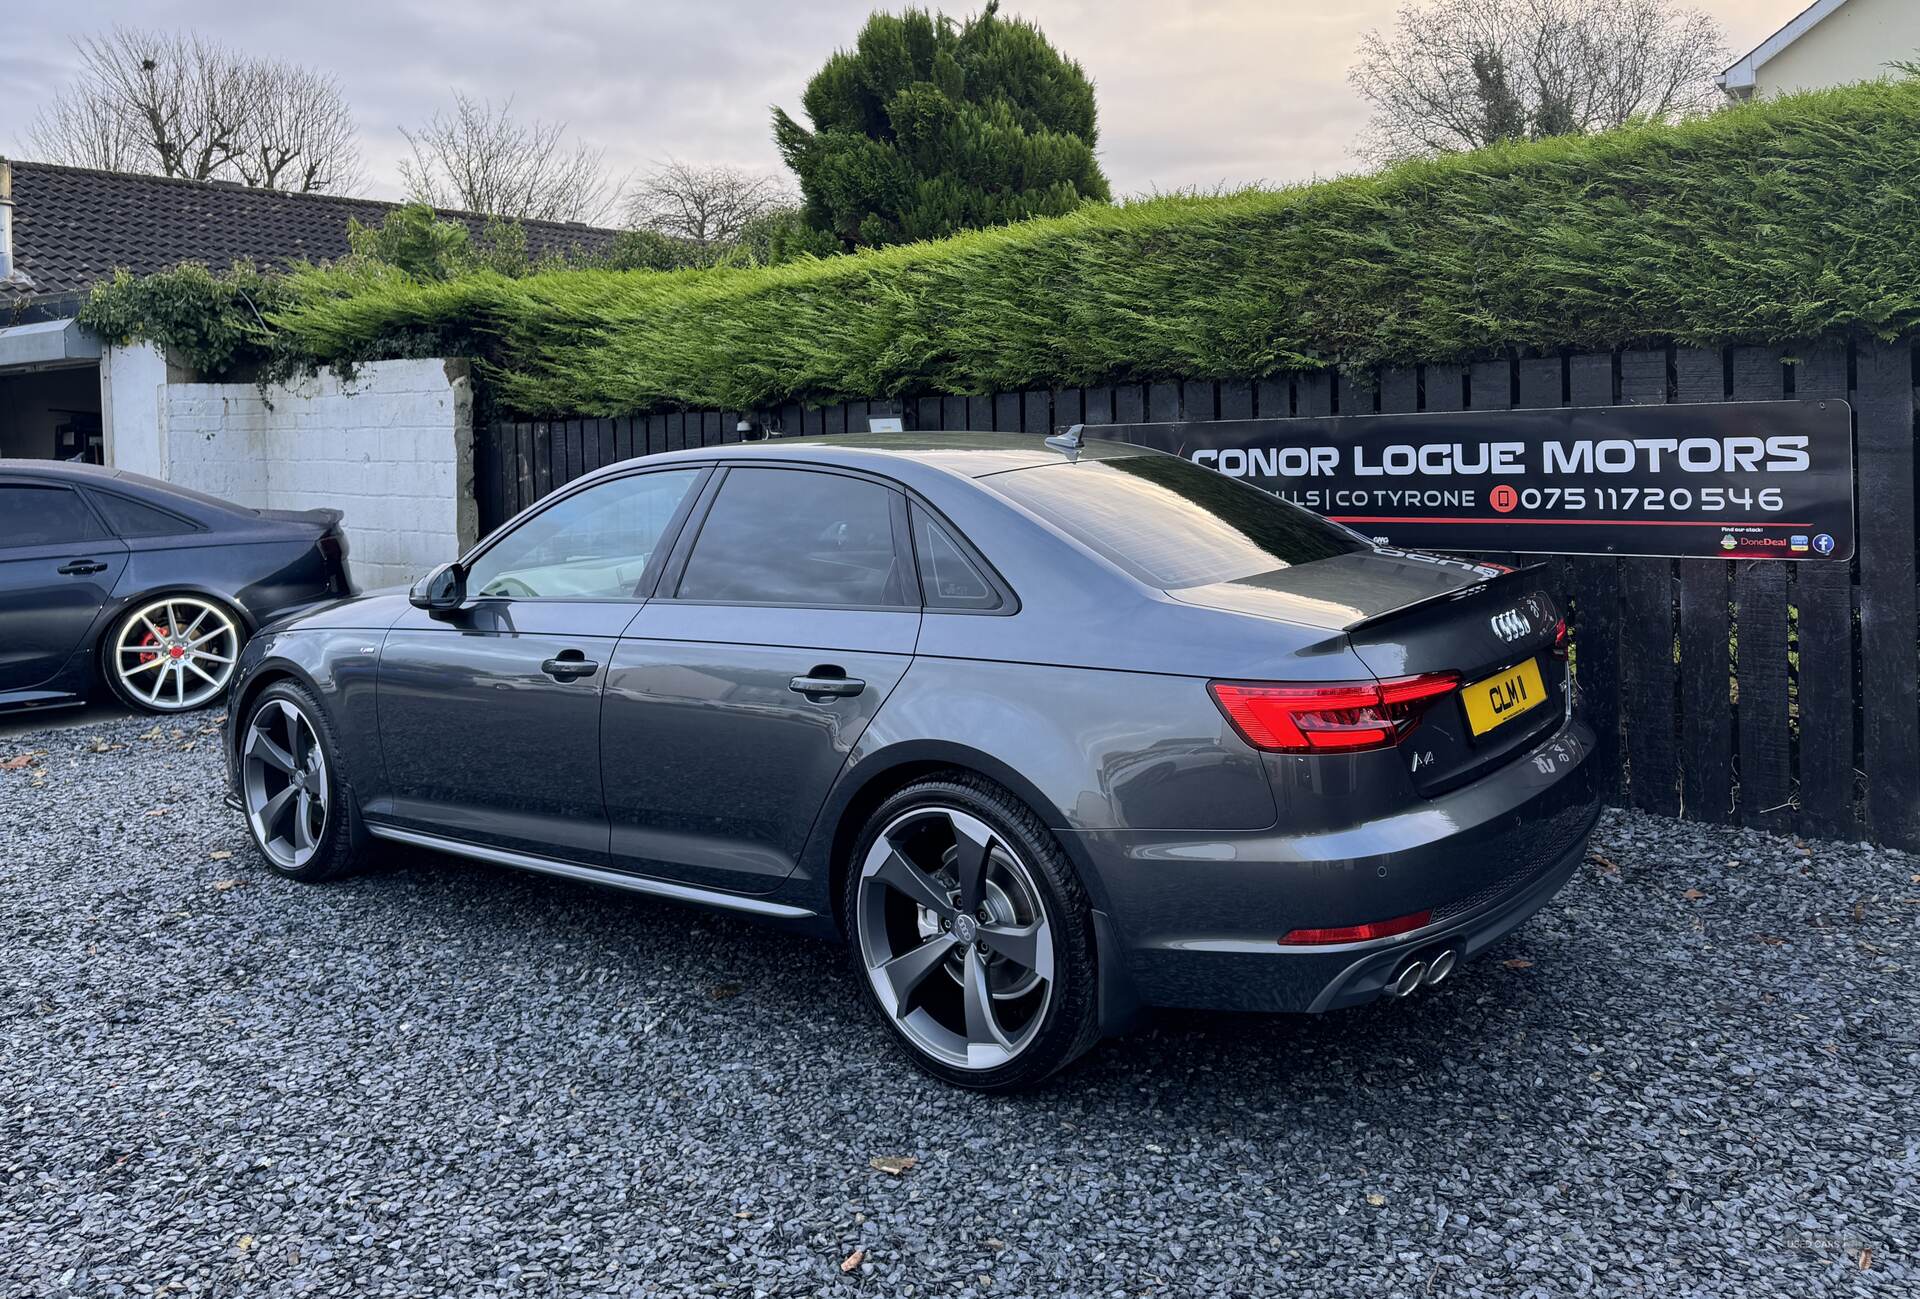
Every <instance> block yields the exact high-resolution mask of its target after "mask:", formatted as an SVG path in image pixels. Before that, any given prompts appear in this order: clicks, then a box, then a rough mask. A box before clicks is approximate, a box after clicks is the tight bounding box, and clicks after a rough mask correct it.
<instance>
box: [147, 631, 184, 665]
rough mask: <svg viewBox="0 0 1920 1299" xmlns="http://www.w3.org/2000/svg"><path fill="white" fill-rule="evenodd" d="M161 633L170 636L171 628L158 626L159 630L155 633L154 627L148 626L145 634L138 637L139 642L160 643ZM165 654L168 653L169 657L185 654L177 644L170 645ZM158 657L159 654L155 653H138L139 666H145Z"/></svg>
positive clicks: (171, 633)
mask: <svg viewBox="0 0 1920 1299" xmlns="http://www.w3.org/2000/svg"><path fill="white" fill-rule="evenodd" d="M162 635H166V636H171V635H173V628H171V627H162V628H160V630H159V632H158V633H156V632H155V631H154V629H153V628H151V627H149V628H148V629H147V633H146V635H144V636H142V637H141V638H140V643H141V644H142V645H157V644H159V643H160V637H161V636H162ZM167 654H168V655H169V656H170V657H172V658H180V657H182V656H183V655H185V654H186V651H185V650H183V649H181V648H180V647H179V646H178V645H175V646H173V647H172V648H171V649H169V650H168V651H167ZM158 657H160V656H159V655H157V654H142V655H139V659H140V666H142V667H145V666H146V665H147V664H149V663H151V662H153V661H154V660H155V659H156V658H158Z"/></svg>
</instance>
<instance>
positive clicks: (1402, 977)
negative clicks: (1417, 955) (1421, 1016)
mask: <svg viewBox="0 0 1920 1299" xmlns="http://www.w3.org/2000/svg"><path fill="white" fill-rule="evenodd" d="M1457 959H1458V957H1457V955H1456V954H1455V952H1454V950H1453V949H1452V948H1451V947H1449V948H1447V949H1446V950H1445V951H1443V952H1441V953H1440V954H1439V955H1438V956H1435V957H1434V958H1433V959H1432V960H1431V961H1408V962H1407V963H1406V964H1405V965H1403V966H1401V967H1400V972H1399V973H1398V974H1395V975H1394V976H1393V980H1392V982H1390V983H1388V984H1387V993H1388V995H1389V996H1394V997H1405V996H1408V995H1410V994H1412V993H1413V992H1414V991H1415V990H1416V989H1418V988H1419V987H1420V985H1421V984H1423V983H1424V984H1426V985H1427V986H1429V987H1431V986H1432V985H1434V984H1436V983H1439V982H1440V981H1441V980H1442V979H1444V978H1446V977H1447V976H1448V975H1449V974H1452V973H1453V966H1454V962H1455V961H1456V960H1457Z"/></svg>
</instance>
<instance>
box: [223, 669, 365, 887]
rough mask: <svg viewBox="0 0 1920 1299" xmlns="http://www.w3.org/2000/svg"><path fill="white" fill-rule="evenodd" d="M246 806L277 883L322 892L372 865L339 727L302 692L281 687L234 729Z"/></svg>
mask: <svg viewBox="0 0 1920 1299" xmlns="http://www.w3.org/2000/svg"><path fill="white" fill-rule="evenodd" d="M235 730H236V733H237V734H238V736H239V740H238V745H239V764H240V801H241V809H242V811H243V813H244V814H245V817H246V822H247V833H248V836H249V837H250V838H251V839H252V840H253V846H254V850H255V851H256V852H257V853H259V855H260V857H261V859H262V860H263V861H264V862H265V863H266V865H267V869H269V870H271V871H273V872H274V874H276V875H283V876H285V877H286V878H288V879H292V880H299V881H301V882H302V883H308V884H317V883H320V882H322V881H325V880H330V879H335V878H337V877H339V876H341V875H344V874H346V873H348V872H349V871H352V870H355V869H357V868H359V867H360V866H362V865H364V864H365V863H366V861H367V858H368V854H369V851H370V848H369V836H368V835H367V833H366V829H365V827H364V826H363V825H362V824H361V823H360V818H359V814H358V812H357V810H356V809H355V808H354V806H353V798H352V793H351V786H350V785H349V783H348V778H347V771H346V767H345V764H344V762H343V761H342V757H341V754H342V749H341V745H340V741H339V737H338V736H337V735H336V734H335V732H334V729H333V724H332V722H331V721H330V720H328V718H327V714H326V711H325V710H324V709H322V708H321V707H320V705H319V704H318V702H316V701H315V699H314V697H313V695H312V694H310V693H309V692H308V691H307V690H306V689H305V688H304V687H303V686H301V685H299V684H298V683H297V682H294V681H276V682H274V683H273V684H272V685H270V686H268V687H267V688H266V689H264V690H262V691H261V692H260V693H259V694H258V695H256V696H254V698H253V699H252V700H251V701H250V702H249V704H248V705H247V712H246V716H245V717H242V718H239V719H237V720H236V722H235Z"/></svg>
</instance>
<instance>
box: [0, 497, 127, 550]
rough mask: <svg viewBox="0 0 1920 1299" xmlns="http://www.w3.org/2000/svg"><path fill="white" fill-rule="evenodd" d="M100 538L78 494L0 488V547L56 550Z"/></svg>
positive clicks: (91, 514) (98, 526)
mask: <svg viewBox="0 0 1920 1299" xmlns="http://www.w3.org/2000/svg"><path fill="white" fill-rule="evenodd" d="M101 535H102V533H101V530H100V524H99V522H98V521H97V520H96V519H95V518H94V517H93V512H92V511H91V510H89V509H88V508H87V503H86V502H85V501H83V500H81V499H80V493H78V492H75V491H71V490H69V489H68V488H65V487H25V486H19V485H14V484H6V485H0V547H6V546H58V545H61V544H64V543H66V542H69V541H93V540H95V539H97V538H98V537H100V536H101Z"/></svg>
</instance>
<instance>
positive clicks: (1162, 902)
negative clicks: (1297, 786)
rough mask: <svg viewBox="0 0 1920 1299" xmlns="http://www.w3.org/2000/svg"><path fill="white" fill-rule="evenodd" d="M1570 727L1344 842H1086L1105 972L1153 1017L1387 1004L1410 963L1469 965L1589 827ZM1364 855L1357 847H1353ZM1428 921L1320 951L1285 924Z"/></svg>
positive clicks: (1594, 814) (1582, 751) (1565, 861)
mask: <svg viewBox="0 0 1920 1299" xmlns="http://www.w3.org/2000/svg"><path fill="white" fill-rule="evenodd" d="M1592 743H1593V736H1592V732H1591V731H1589V730H1588V729H1587V728H1586V726H1585V724H1584V723H1582V722H1580V721H1577V720H1576V721H1573V722H1570V723H1569V724H1567V725H1566V726H1565V727H1563V728H1562V729H1561V730H1560V731H1559V732H1558V733H1557V734H1555V735H1554V736H1552V737H1550V738H1549V739H1547V740H1546V741H1544V742H1543V743H1542V744H1540V745H1539V746H1537V747H1536V748H1534V749H1533V750H1531V751H1529V753H1527V754H1526V755H1523V756H1522V757H1520V758H1519V759H1517V760H1515V761H1514V762H1513V763H1511V764H1509V765H1508V766H1506V767H1504V768H1503V769H1502V770H1500V771H1498V772H1495V773H1493V774H1491V775H1489V776H1487V777H1486V778H1484V779H1482V780H1480V781H1476V782H1475V783H1474V784H1472V785H1470V786H1467V787H1465V788H1462V789H1459V790H1455V791H1453V792H1451V793H1449V794H1447V795H1445V796H1443V797H1440V798H1437V799H1433V800H1430V801H1429V802H1428V803H1427V804H1426V805H1425V806H1424V807H1421V808H1419V809H1416V810H1414V811H1412V812H1409V813H1407V814H1405V815H1404V816H1401V817H1393V818H1388V819H1387V820H1385V821H1383V822H1379V823H1376V824H1374V825H1370V826H1367V827H1359V828H1356V829H1355V830H1354V831H1353V832H1350V833H1337V834H1314V835H1289V834H1286V833H1284V832H1283V831H1280V830H1274V831H1268V832H1262V833H1259V834H1255V835H1225V836H1221V835H1216V836H1206V837H1203V836H1200V835H1197V834H1194V833H1192V832H1182V833H1166V834H1161V833H1151V832H1133V833H1128V834H1124V835H1119V834H1089V835H1085V836H1082V837H1081V839H1082V842H1081V847H1082V849H1083V850H1084V851H1085V852H1086V853H1087V855H1088V856H1089V858H1090V859H1091V860H1092V863H1093V865H1094V867H1095V869H1096V871H1097V874H1098V877H1099V880H1100V892H1101V893H1102V894H1103V895H1104V897H1103V899H1102V902H1103V907H1102V910H1103V911H1104V912H1105V920H1106V932H1110V933H1111V934H1112V937H1113V941H1114V942H1115V943H1116V945H1117V946H1118V948H1119V950H1118V952H1117V953H1114V954H1113V955H1114V956H1117V957H1118V959H1117V960H1113V959H1110V960H1108V961H1106V962H1103V965H1104V968H1105V970H1106V971H1107V972H1108V973H1109V975H1119V976H1121V977H1123V978H1124V979H1125V981H1126V983H1127V984H1128V988H1127V990H1126V992H1127V996H1128V999H1130V1000H1135V1001H1138V1002H1139V1003H1142V1004H1145V1005H1151V1006H1165V1007H1191V1008H1196V1009H1198V1008H1205V1009H1221V1010H1249V1011H1303V1012H1319V1011H1325V1010H1333V1009H1337V1008H1340V1007H1344V1006H1353V1005H1359V1004H1361V1003H1363V1002H1367V1001H1371V1000H1373V999H1374V998H1376V997H1379V996H1381V995H1383V994H1384V993H1385V992H1386V990H1387V987H1388V985H1389V984H1390V983H1391V981H1392V980H1393V978H1394V976H1395V974H1396V973H1398V972H1399V971H1400V970H1401V969H1402V968H1403V967H1404V966H1405V965H1406V964H1407V963H1408V962H1409V961H1413V960H1423V959H1424V960H1431V958H1432V957H1433V956H1435V955H1437V954H1439V953H1440V952H1442V951H1447V950H1451V951H1452V952H1454V954H1455V957H1456V959H1457V960H1458V961H1465V960H1468V959H1470V958H1471V957H1473V956H1475V955H1478V954H1479V953H1481V952H1483V951H1484V950H1486V948H1487V947H1489V946H1491V945H1492V944H1493V943H1494V942H1495V941H1496V940H1498V939H1499V938H1500V937H1501V936H1502V935H1504V934H1506V933H1507V932H1509V931H1510V930H1512V929H1513V928H1515V927H1516V926H1518V925H1519V924H1520V923H1521V922H1522V921H1524V920H1525V919H1526V918H1527V917H1528V916H1530V915H1532V914H1533V913H1534V912H1535V911H1538V910H1539V909H1540V908H1541V907H1542V906H1544V905H1546V903H1547V902H1548V900H1549V899H1551V898H1552V897H1553V895H1554V894H1555V893H1556V892H1558V891H1559V890H1560V888H1561V887H1562V886H1563V885H1565V884H1566V882H1567V881H1568V879H1570V878H1571V877H1572V875H1573V874H1574V872H1575V870H1576V869H1577V868H1578V866H1579V863H1580V861H1581V860H1582V858H1583V857H1584V856H1585V853H1586V846H1587V840H1588V837H1589V835H1590V834H1591V833H1592V830H1593V825H1594V822H1595V821H1596V820H1597V819H1598V817H1599V804H1598V797H1597V794H1596V792H1595V789H1594V784H1593V778H1592V772H1591V770H1590V764H1589V762H1588V754H1589V752H1590V750H1591V748H1592ZM1361 847H1366V848H1371V849H1373V851H1364V852H1356V851H1353V850H1354V849H1356V848H1361ZM1418 911H1431V913H1432V916H1431V919H1430V920H1429V921H1428V922H1427V923H1426V924H1425V925H1423V926H1421V927H1419V928H1417V929H1414V930H1411V931H1409V932H1407V933H1403V934H1397V935H1394V936H1393V937H1389V938H1381V939H1375V940H1371V941H1366V942H1354V943H1340V944H1329V945H1315V946H1298V945H1287V944H1283V943H1282V942H1281V939H1282V937H1283V936H1284V935H1286V934H1287V933H1288V932H1290V931H1291V930H1292V929H1295V928H1300V927H1309V926H1321V925H1328V924H1336V923H1340V924H1359V923H1363V922H1367V921H1382V920H1390V919H1394V918H1396V917H1399V916H1404V915H1409V914H1412V913H1414V912H1418Z"/></svg>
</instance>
